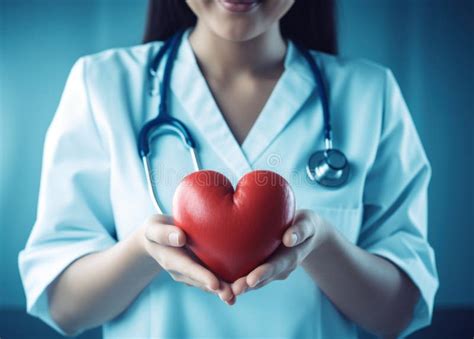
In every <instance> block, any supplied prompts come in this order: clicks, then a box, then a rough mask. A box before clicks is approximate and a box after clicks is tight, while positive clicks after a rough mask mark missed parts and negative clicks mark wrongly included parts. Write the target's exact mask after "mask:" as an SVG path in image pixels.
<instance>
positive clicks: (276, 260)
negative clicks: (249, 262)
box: [231, 210, 331, 296]
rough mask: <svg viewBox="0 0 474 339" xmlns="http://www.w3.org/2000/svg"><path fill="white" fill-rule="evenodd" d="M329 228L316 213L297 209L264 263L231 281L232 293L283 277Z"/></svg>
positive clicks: (318, 242)
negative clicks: (276, 247) (274, 248)
mask: <svg viewBox="0 0 474 339" xmlns="http://www.w3.org/2000/svg"><path fill="white" fill-rule="evenodd" d="M330 232H331V227H330V226H329V225H328V223H327V222H326V221H324V220H323V219H322V218H321V217H320V216H318V215H317V214H316V213H314V212H313V211H311V210H298V211H297V212H296V216H295V221H294V222H293V225H292V226H290V227H288V229H287V230H286V231H285V233H284V234H283V238H282V243H283V245H281V246H280V247H279V248H278V249H277V250H276V251H275V253H273V254H272V255H271V256H270V258H269V259H268V261H267V262H266V263H264V264H262V265H260V266H258V267H257V268H255V269H254V270H253V271H251V272H250V273H249V274H248V275H247V276H244V277H241V278H239V279H237V280H236V281H235V282H234V283H232V286H231V287H232V291H233V292H234V295H235V296H237V295H239V294H242V293H244V292H246V291H248V290H254V289H258V288H260V287H263V286H265V285H266V284H268V283H270V282H271V281H273V280H283V279H286V278H287V277H288V276H289V275H290V273H291V272H293V271H294V270H295V269H296V268H297V267H298V266H299V265H301V264H302V263H303V261H304V260H305V259H306V257H307V256H308V255H309V254H310V253H312V252H313V251H314V250H316V249H317V248H319V247H320V246H321V245H322V244H323V243H324V242H325V241H326V239H327V238H328V234H329V233H330Z"/></svg>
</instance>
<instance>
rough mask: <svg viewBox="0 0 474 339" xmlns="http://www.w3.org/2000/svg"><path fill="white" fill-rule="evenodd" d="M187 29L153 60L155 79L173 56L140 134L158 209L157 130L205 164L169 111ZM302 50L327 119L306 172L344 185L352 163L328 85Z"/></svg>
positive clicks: (315, 178) (329, 184)
mask: <svg viewBox="0 0 474 339" xmlns="http://www.w3.org/2000/svg"><path fill="white" fill-rule="evenodd" d="M184 32H185V30H180V31H178V32H177V33H175V34H174V35H173V36H171V37H170V38H169V39H167V40H166V41H165V42H164V44H163V46H162V47H161V48H160V49H159V51H158V53H157V54H156V56H155V58H154V59H153V60H152V63H151V65H150V75H151V77H152V78H155V77H156V76H157V72H158V67H159V65H160V62H161V60H162V59H163V57H164V55H165V54H166V52H167V51H168V50H169V56H168V58H167V60H166V64H165V69H164V73H163V80H162V81H161V84H160V88H159V94H160V104H159V108H158V115H157V116H156V117H155V118H153V119H152V120H150V121H148V122H147V123H146V124H145V125H144V126H143V128H142V130H141V131H140V134H139V135H138V151H139V154H140V157H141V158H142V161H143V167H144V169H145V174H146V180H147V186H148V191H149V193H150V196H151V198H152V201H153V204H154V206H155V208H156V209H157V211H158V212H160V213H162V209H161V207H160V204H159V202H158V196H157V193H156V191H155V189H154V186H153V183H152V178H151V174H152V166H151V162H150V158H149V157H150V153H151V152H150V141H151V137H150V136H151V135H152V133H153V132H155V131H158V129H159V130H161V131H164V132H170V133H172V134H175V135H176V136H178V137H179V138H181V141H182V143H183V144H184V146H185V147H186V149H187V150H188V151H189V153H190V155H191V159H192V162H193V168H194V171H199V170H200V169H201V166H200V164H199V158H198V156H197V151H196V148H197V145H196V142H195V141H194V139H193V137H192V136H191V133H190V132H189V130H188V128H187V127H186V125H185V124H184V123H182V122H181V121H180V120H178V119H176V118H173V117H172V116H170V114H169V110H168V104H167V102H168V94H169V88H170V81H171V71H172V69H173V65H174V61H175V59H176V54H177V52H178V49H179V45H180V43H181V40H182V36H183V34H184ZM295 46H296V47H297V48H298V50H299V51H300V52H301V53H302V54H303V56H304V57H305V59H306V60H307V62H308V63H309V65H310V67H311V70H312V73H313V76H314V79H315V81H316V85H317V86H316V87H317V89H318V90H319V94H320V98H321V104H322V108H323V118H324V142H325V148H324V150H320V151H316V152H315V153H313V154H312V155H311V156H310V157H309V159H308V163H307V165H306V172H307V175H308V178H309V179H310V180H311V181H313V182H314V181H315V182H317V183H319V184H320V185H322V186H325V187H328V188H338V187H341V186H343V185H344V183H345V182H346V181H347V178H348V176H349V169H350V166H349V162H348V161H347V158H346V156H345V155H344V153H343V152H341V151H340V150H337V149H334V148H333V146H332V128H331V124H330V112H329V104H328V96H327V93H326V90H325V87H324V83H323V80H322V75H321V72H320V70H319V68H318V66H317V65H316V62H315V61H314V59H313V57H312V56H311V55H310V53H309V52H308V50H307V49H305V48H303V47H301V46H299V45H297V44H295Z"/></svg>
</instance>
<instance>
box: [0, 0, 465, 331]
mask: <svg viewBox="0 0 474 339" xmlns="http://www.w3.org/2000/svg"><path fill="white" fill-rule="evenodd" d="M338 4H339V22H340V23H339V25H340V27H339V31H340V46H341V54H342V55H345V56H354V57H365V58H369V59H371V60H374V61H376V62H379V63H381V64H383V65H386V66H388V67H390V68H391V69H392V70H393V72H394V74H395V76H396V78H397V80H398V81H399V83H400V86H401V88H402V92H403V94H404V97H405V99H406V101H407V103H408V106H409V108H410V110H411V113H412V116H413V118H414V120H415V123H416V126H417V128H418V131H419V134H420V136H421V139H422V141H423V143H424V146H425V149H426V152H427V154H428V157H429V159H430V160H431V163H432V166H433V178H432V182H431V186H430V198H429V202H430V212H429V221H430V226H429V227H430V230H429V239H430V242H431V244H432V245H433V247H434V248H435V251H436V259H437V264H438V268H439V274H440V280H441V285H440V289H439V292H438V295H437V299H436V309H437V313H436V314H435V318H434V325H433V326H434V327H433V328H434V329H432V330H431V332H429V329H428V331H425V332H423V333H421V334H418V337H423V336H424V337H433V336H434V335H435V334H437V335H440V336H441V335H443V336H445V337H447V336H449V337H452V338H453V337H456V336H457V335H461V333H462V331H470V332H469V333H467V332H466V334H468V336H467V337H472V335H474V331H472V325H469V323H474V317H473V313H472V310H473V308H474V264H473V262H474V250H473V247H472V243H473V240H474V227H473V220H474V193H473V192H474V181H473V176H474V168H473V155H474V152H473V148H474V134H473V128H474V100H473V96H474V86H473V85H474V65H473V62H474V46H473V41H474V19H473V18H474V1H472V0H465V1H463V0H456V1H452V0H397V1H395V0H357V1H355V0H342V1H339V2H338ZM145 12H146V1H145V0H113V1H112V0H68V1H64V0H55V1H53V0H0V268H1V269H0V337H1V338H8V337H25V336H29V335H31V336H32V337H33V336H34V337H39V336H40V334H41V333H44V336H46V337H52V336H53V333H52V332H48V329H46V328H44V327H43V326H42V324H41V323H39V322H35V321H34V319H32V318H30V317H28V316H26V315H25V314H24V311H23V310H24V308H25V298H24V294H23V290H22V285H21V281H20V277H19V273H18V268H17V255H18V252H19V251H20V249H22V247H23V246H24V244H25V242H26V239H27V237H28V234H29V232H30V229H31V226H32V225H33V222H34V220H35V214H36V203H37V194H38V188H39V176H40V169H41V156H42V146H43V139H44V136H45V131H46V128H47V127H48V125H49V123H50V121H51V119H52V117H53V115H54V112H55V109H56V107H57V105H58V102H59V98H60V95H61V93H62V90H63V87H64V84H65V80H66V76H67V74H68V72H69V70H70V68H71V66H72V64H73V62H74V61H75V60H76V59H77V58H78V57H80V56H82V55H85V54H89V53H95V52H98V51H101V50H104V49H107V48H111V47H121V46H129V45H135V44H139V43H140V41H141V38H142V32H143V29H144V23H145ZM23 324H26V325H23ZM466 326H470V327H466ZM443 331H444V332H443ZM33 333H34V334H33ZM98 335H99V332H98V331H92V332H88V333H86V334H85V335H83V337H97V336H98ZM446 335H447V336H446Z"/></svg>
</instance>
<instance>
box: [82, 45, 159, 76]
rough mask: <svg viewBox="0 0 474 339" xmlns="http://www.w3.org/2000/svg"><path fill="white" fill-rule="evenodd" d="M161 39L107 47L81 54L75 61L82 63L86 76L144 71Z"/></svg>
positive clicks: (130, 73) (129, 73)
mask: <svg viewBox="0 0 474 339" xmlns="http://www.w3.org/2000/svg"><path fill="white" fill-rule="evenodd" d="M162 44H163V42H162V41H153V42H149V43H146V44H139V45H133V46H128V47H116V48H109V49H106V50H103V51H100V52H97V53H93V54H87V55H83V56H81V57H80V58H79V59H78V60H77V61H76V63H82V65H83V67H84V72H86V74H87V76H88V77H94V76H96V77H99V79H100V78H102V77H107V78H109V79H110V77H111V76H113V75H119V74H120V75H122V76H123V75H133V74H137V72H138V73H139V74H140V73H143V72H144V71H146V66H147V65H148V63H149V61H150V60H151V57H152V56H153V55H154V54H155V53H156V51H157V50H158V49H159V47H160V46H161V45H162Z"/></svg>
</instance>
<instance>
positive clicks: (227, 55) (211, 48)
mask: <svg viewBox="0 0 474 339" xmlns="http://www.w3.org/2000/svg"><path fill="white" fill-rule="evenodd" d="M189 42H190V44H191V47H192V49H193V51H194V54H195V56H196V59H197V60H198V63H199V65H200V67H201V68H202V70H203V72H204V73H205V74H206V75H210V76H212V77H214V78H227V77H233V76H235V75H236V74H242V73H247V74H252V75H268V74H272V73H274V72H275V71H279V70H281V69H282V68H283V62H284V59H285V54H286V49H287V44H286V42H285V41H284V39H283V37H282V36H281V33H280V29H279V25H278V23H276V24H275V25H273V26H272V27H271V28H270V29H268V30H267V31H266V32H264V33H262V34H261V35H259V36H258V37H255V38H253V39H250V40H247V41H231V40H226V39H223V38H221V37H220V36H218V35H216V34H215V33H214V32H212V31H211V30H210V29H209V28H207V27H205V25H203V24H200V23H199V20H198V23H197V24H196V27H195V28H194V29H193V31H192V32H191V33H190V35H189Z"/></svg>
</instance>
